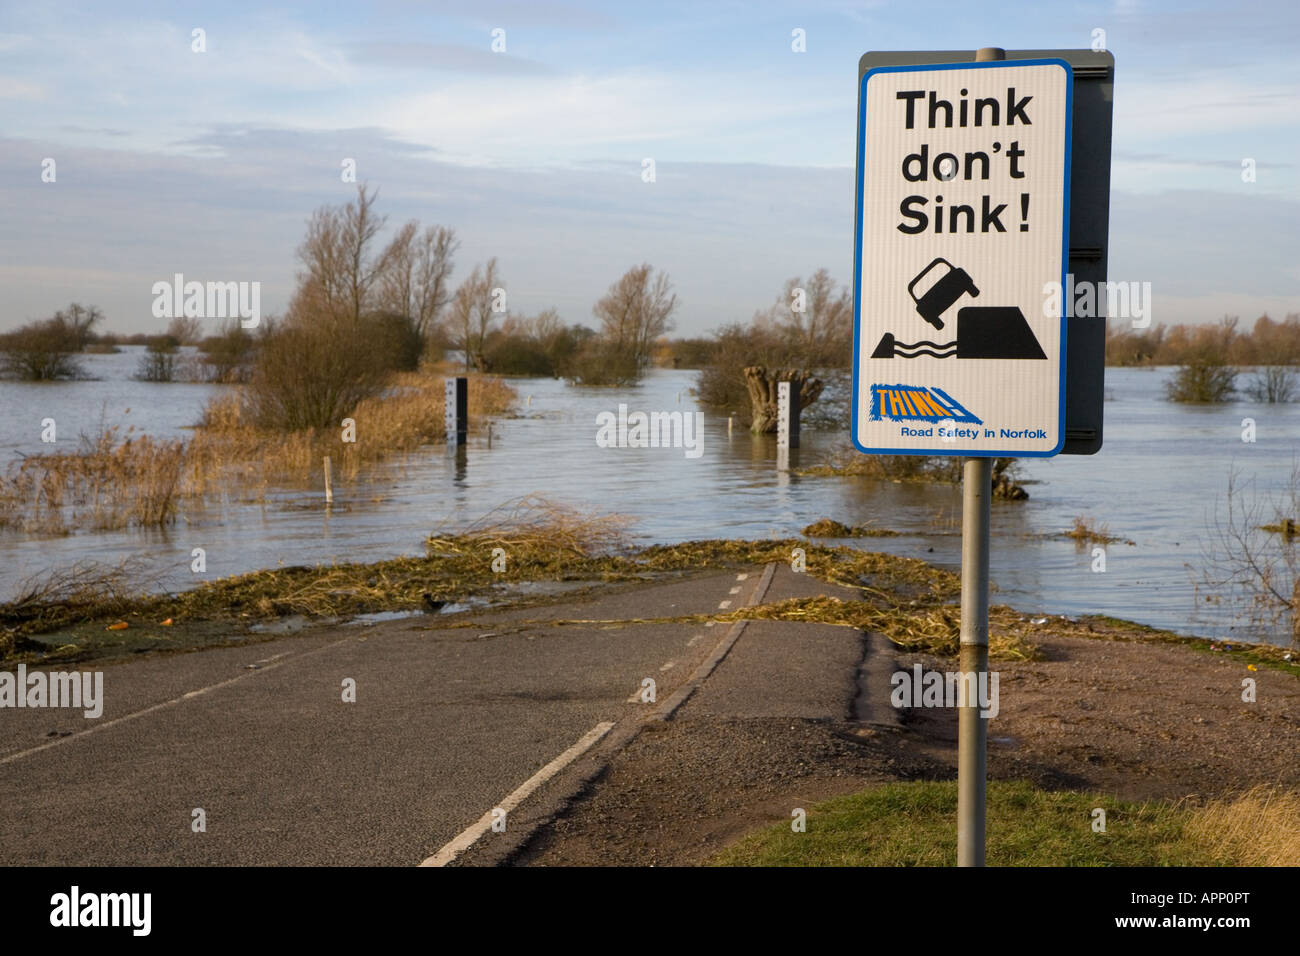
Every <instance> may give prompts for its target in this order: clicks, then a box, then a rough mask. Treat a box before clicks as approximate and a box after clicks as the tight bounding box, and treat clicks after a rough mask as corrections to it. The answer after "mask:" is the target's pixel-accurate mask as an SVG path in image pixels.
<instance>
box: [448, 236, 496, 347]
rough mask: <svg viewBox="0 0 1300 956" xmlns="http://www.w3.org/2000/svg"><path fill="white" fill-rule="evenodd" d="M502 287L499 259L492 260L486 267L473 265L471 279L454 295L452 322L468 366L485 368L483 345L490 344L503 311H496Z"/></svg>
mask: <svg viewBox="0 0 1300 956" xmlns="http://www.w3.org/2000/svg"><path fill="white" fill-rule="evenodd" d="M500 287H501V277H500V275H499V274H498V272H497V260H496V259H495V258H492V259H489V260H488V262H487V268H486V269H483V268H481V267H479V266H475V267H474V271H473V272H471V273H470V275H469V278H468V279H466V280H465V281H464V282H462V283H461V284H460V286H459V288H457V289H456V294H455V295H454V296H452V300H451V309H450V310H449V312H450V325H451V332H452V338H453V340H454V341H455V343H456V346H457V348H459V349H461V350H462V351H463V352H464V353H465V368H466V369H467V370H468V369H470V368H477V369H480V370H481V369H482V368H483V347H484V345H485V344H486V343H487V338H488V334H489V333H490V332H491V330H492V323H493V322H494V321H495V320H496V319H497V317H498V315H499V314H500V313H497V312H494V311H493V305H495V303H496V298H497V296H496V294H495V292H494V291H493V290H495V289H498V288H500Z"/></svg>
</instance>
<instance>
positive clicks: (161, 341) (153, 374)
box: [135, 335, 179, 382]
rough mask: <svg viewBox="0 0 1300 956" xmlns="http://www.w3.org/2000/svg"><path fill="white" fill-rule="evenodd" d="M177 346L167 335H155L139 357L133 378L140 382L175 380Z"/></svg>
mask: <svg viewBox="0 0 1300 956" xmlns="http://www.w3.org/2000/svg"><path fill="white" fill-rule="evenodd" d="M178 348H179V346H178V345H177V343H176V340H175V339H173V338H172V337H171V336H169V335H155V336H154V337H153V338H151V339H150V340H149V344H148V345H147V346H146V347H145V352H144V355H141V356H140V365H139V368H138V369H137V370H136V373H135V377H136V378H137V379H139V380H140V381H142V382H171V381H175V378H176V352H177V350H178Z"/></svg>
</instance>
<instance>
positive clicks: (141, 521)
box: [0, 426, 185, 534]
mask: <svg viewBox="0 0 1300 956" xmlns="http://www.w3.org/2000/svg"><path fill="white" fill-rule="evenodd" d="M184 455H185V446H184V443H182V442H180V441H178V440H170V441H169V440H158V439H154V438H150V437H149V436H147V435H141V436H134V437H133V436H132V435H131V429H128V430H127V432H126V433H125V437H123V433H122V432H121V430H120V429H119V428H118V427H116V426H112V427H103V426H101V429H100V431H99V434H97V435H95V436H93V437H86V436H82V440H81V447H80V448H79V449H78V450H77V451H76V452H72V453H51V454H40V455H29V456H28V457H26V458H23V459H20V460H19V461H16V462H13V463H11V464H10V466H9V468H8V470H7V472H6V473H5V474H4V475H3V476H0V526H8V527H12V528H16V529H18V530H20V531H24V532H37V533H43V534H66V533H68V532H70V531H72V530H73V529H75V528H82V527H88V528H92V529H94V530H96V531H109V530H116V529H119V528H128V527H157V526H161V525H166V524H170V523H171V522H172V521H174V520H175V518H176V508H177V504H178V499H179V497H180V493H181V476H182V472H183V461H184Z"/></svg>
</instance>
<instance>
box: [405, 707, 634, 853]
mask: <svg viewBox="0 0 1300 956" xmlns="http://www.w3.org/2000/svg"><path fill="white" fill-rule="evenodd" d="M613 729H614V724H613V722H612V721H608V720H604V721H601V722H600V723H599V724H597V725H596V726H595V727H592V728H591V730H589V731H587V732H586V734H584V735H583V737H582V739H581V740H579V741H578V742H577V743H576V744H574V745H573V746H572V747H570V748H569V749H568V750H566V751H565V752H564V753H562V754H560V755H559V756H558V757H556V758H555V759H554V760H552V761H551V762H550V763H548V764H547V765H546V766H545V767H543V768H542V769H541V770H539V771H537V773H535V774H533V775H532V776H531V777H529V778H528V779H527V780H525V781H524V782H523V784H522V785H521V786H520V787H519V789H517V790H516V791H515V792H514V793H512V794H510V796H508V797H506V798H505V799H504V800H502V801H501V802H500V803H499V804H497V805H496V806H495V807H493V808H492V810H489V811H488V812H487V813H485V814H483V816H482V817H481V818H480V819H479V821H478V822H477V823H475V824H473V825H472V826H470V827H467V828H466V829H465V830H464V831H462V832H461V834H460V835H459V836H458V837H456V839H454V840H452V841H451V842H450V843H448V844H447V845H446V846H444V847H443V848H442V849H441V850H439V851H438V852H437V853H435V854H434V855H433V856H431V857H429V858H428V859H427V860H425V861H424V862H423V863H421V864H420V866H446V865H447V864H448V863H450V862H451V861H452V860H454V859H456V857H458V856H460V855H461V854H462V853H464V852H465V851H466V850H468V849H469V848H470V847H471V846H473V845H474V844H475V843H476V842H477V841H478V838H479V837H481V836H482V835H483V834H485V833H487V832H488V831H489V830H491V829H492V813H493V811H495V810H497V809H501V810H504V811H505V812H506V814H507V816H508V815H509V814H510V811H512V810H514V808H515V807H517V806H519V804H521V803H523V802H524V801H525V800H526V799H528V797H529V796H530V795H531V794H532V793H533V791H534V790H536V789H537V788H538V787H540V786H541V785H542V784H544V783H545V782H546V781H547V780H550V779H551V778H552V777H554V776H555V775H556V774H557V773H559V772H560V771H561V770H563V769H564V768H565V767H567V766H568V765H569V764H571V763H573V761H575V760H577V759H578V758H579V757H581V756H582V755H583V754H584V753H586V752H587V751H588V750H590V749H591V748H592V747H593V746H594V745H595V744H596V742H597V741H599V740H600V738H602V737H604V736H605V735H606V734H607V733H609V732H610V731H611V730H613Z"/></svg>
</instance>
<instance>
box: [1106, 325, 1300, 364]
mask: <svg viewBox="0 0 1300 956" xmlns="http://www.w3.org/2000/svg"><path fill="white" fill-rule="evenodd" d="M1239 324H1240V323H1239V321H1238V317H1237V316H1228V317H1225V318H1224V319H1222V320H1221V321H1219V322H1216V323H1213V324H1209V325H1174V326H1167V325H1164V324H1158V325H1154V326H1152V327H1150V328H1148V329H1134V328H1132V327H1130V325H1129V324H1128V323H1126V322H1108V323H1107V325H1106V364H1107V365H1119V366H1134V365H1139V366H1141V365H1192V364H1201V365H1212V364H1218V365H1297V364H1300V314H1296V313H1292V314H1290V315H1288V316H1287V317H1286V318H1285V319H1283V320H1282V321H1281V322H1277V321H1275V320H1273V319H1270V318H1269V317H1268V316H1267V315H1262V316H1260V317H1259V318H1258V319H1256V320H1255V324H1254V326H1253V327H1252V328H1251V330H1250V331H1249V332H1243V331H1241V330H1240V329H1239V328H1238V326H1239Z"/></svg>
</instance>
